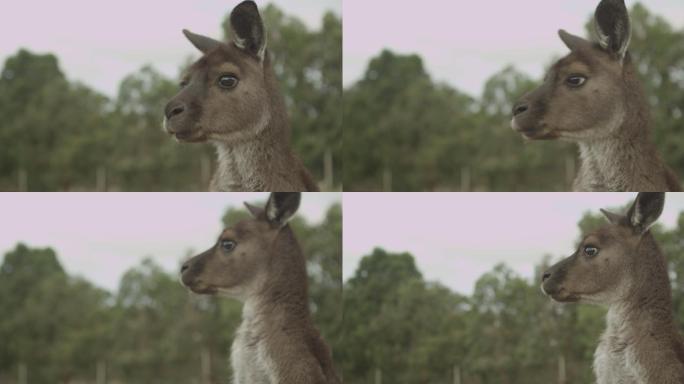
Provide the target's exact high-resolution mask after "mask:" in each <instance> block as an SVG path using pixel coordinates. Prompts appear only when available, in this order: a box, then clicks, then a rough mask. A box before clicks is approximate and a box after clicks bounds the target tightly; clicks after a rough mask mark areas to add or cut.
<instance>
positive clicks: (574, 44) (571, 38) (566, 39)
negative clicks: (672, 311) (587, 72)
mask: <svg viewBox="0 0 684 384" xmlns="http://www.w3.org/2000/svg"><path fill="white" fill-rule="evenodd" d="M558 36H559V37H560V39H561V40H562V41H563V43H564V44H565V46H567V47H568V48H569V49H570V50H571V51H578V50H580V49H582V48H586V47H590V46H591V43H590V42H589V41H588V40H586V39H583V38H581V37H579V36H575V35H573V34H571V33H568V32H566V31H565V30H562V29H561V30H559V31H558Z"/></svg>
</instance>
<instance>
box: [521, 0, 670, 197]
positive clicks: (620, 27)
mask: <svg viewBox="0 0 684 384" xmlns="http://www.w3.org/2000/svg"><path fill="white" fill-rule="evenodd" d="M594 25H595V29H596V33H597V35H598V40H599V42H598V44H593V43H591V42H589V41H587V40H585V39H583V38H581V37H578V36H573V35H571V34H569V33H567V32H565V31H564V30H560V31H559V32H558V34H559V36H560V39H561V40H562V41H563V43H565V45H566V46H567V47H568V48H569V49H570V54H569V55H567V56H565V57H563V58H562V59H560V60H559V61H557V62H556V63H555V64H554V65H553V66H552V67H551V69H550V70H549V71H548V73H547V74H546V77H545V78H544V82H543V83H542V85H541V86H540V87H539V88H537V89H535V90H533V91H531V92H529V93H527V94H526V95H524V96H523V97H522V98H521V99H520V100H519V101H518V102H517V103H515V105H514V106H513V119H512V121H511V127H512V128H513V130H514V131H516V132H519V133H520V134H522V135H523V137H525V138H526V139H530V140H544V139H546V140H549V139H563V140H569V141H574V142H576V143H577V144H578V146H579V154H580V163H581V165H580V169H579V172H578V175H577V177H576V178H575V181H574V185H573V189H574V190H575V191H633V192H644V191H653V192H663V191H681V186H680V184H679V181H678V179H677V177H676V176H675V174H674V172H672V170H670V169H669V168H668V167H667V165H665V164H664V162H663V161H662V159H661V157H660V155H659V154H658V151H657V150H656V148H655V145H654V144H653V143H652V141H651V137H650V135H651V118H650V112H649V106H648V101H647V98H646V96H645V95H644V92H643V90H642V87H641V84H640V82H639V79H638V74H637V70H636V68H635V66H634V63H633V62H632V59H631V56H630V54H629V52H627V47H628V46H629V41H630V37H631V29H630V22H629V15H628V13H627V7H626V6H625V3H624V0H602V1H601V3H600V4H599V5H598V7H597V8H596V12H595V14H594Z"/></svg>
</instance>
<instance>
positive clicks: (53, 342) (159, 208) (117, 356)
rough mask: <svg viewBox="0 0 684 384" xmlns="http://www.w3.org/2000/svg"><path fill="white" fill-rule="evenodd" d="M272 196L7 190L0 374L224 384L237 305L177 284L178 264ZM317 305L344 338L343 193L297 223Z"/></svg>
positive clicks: (31, 379) (312, 203) (312, 202)
mask: <svg viewBox="0 0 684 384" xmlns="http://www.w3.org/2000/svg"><path fill="white" fill-rule="evenodd" d="M267 197H268V195H267V194H259V193H256V194H255V193H244V194H242V193H234V194H196V193H186V194H180V193H174V194H115V195H106V196H105V195H104V194H92V193H91V194H50V195H49V196H48V195H41V196H37V195H36V194H6V195H4V196H3V197H2V199H0V211H1V212H3V215H2V217H0V228H2V232H3V235H2V237H0V383H3V384H29V383H64V384H66V383H72V384H75V383H81V384H85V383H94V384H106V383H110V384H115V383H140V384H152V383H171V384H173V383H177V384H188V383H190V384H192V383H197V384H209V383H226V382H227V380H228V379H229V377H230V375H231V372H230V363H229V353H230V345H231V343H232V339H233V335H234V333H235V330H236V328H237V326H238V325H239V323H240V320H241V304H240V303H239V302H238V301H236V300H232V299H228V298H216V297H208V296H199V295H195V294H193V293H190V292H189V291H187V290H186V289H185V288H184V287H182V286H181V285H180V283H179V282H178V271H179V269H180V264H181V263H182V261H184V260H185V259H187V258H188V257H191V256H194V255H195V254H198V253H200V252H202V251H204V250H206V249H208V248H210V247H211V246H212V245H213V244H214V243H215V241H216V239H217V237H218V235H219V234H220V232H221V230H222V229H223V228H224V227H226V226H229V225H232V224H233V223H235V222H236V221H238V220H240V219H241V218H243V217H245V216H247V215H248V214H247V211H246V210H245V209H244V206H243V201H248V202H250V203H253V204H258V205H263V204H265V202H266V199H267ZM291 225H292V227H293V230H294V232H295V234H296V236H297V238H298V240H299V242H300V245H301V246H302V249H303V252H304V255H305V256H306V257H307V260H308V272H309V293H310V299H311V310H312V313H313V317H314V321H315V322H316V324H317V326H318V328H319V330H320V331H321V333H322V335H323V337H324V338H325V339H326V340H327V342H328V344H329V345H330V347H331V348H332V350H333V353H334V354H335V357H337V356H336V355H337V353H338V348H339V347H340V342H341V338H340V336H341V316H342V312H341V309H342V308H341V300H342V296H341V295H342V291H341V288H342V286H341V285H342V280H341V274H342V266H341V264H342V209H341V194H339V193H308V194H304V195H303V196H302V203H301V207H300V209H299V212H298V214H297V215H296V216H295V218H294V219H293V220H292V221H291Z"/></svg>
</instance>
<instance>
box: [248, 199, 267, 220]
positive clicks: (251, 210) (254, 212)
mask: <svg viewBox="0 0 684 384" xmlns="http://www.w3.org/2000/svg"><path fill="white" fill-rule="evenodd" d="M245 207H246V208H247V210H248V211H249V213H251V214H252V216H254V218H255V219H258V218H259V217H262V215H263V214H264V209H263V208H260V207H256V206H254V205H252V204H250V203H248V202H246V201H245Z"/></svg>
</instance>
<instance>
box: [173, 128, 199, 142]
mask: <svg viewBox="0 0 684 384" xmlns="http://www.w3.org/2000/svg"><path fill="white" fill-rule="evenodd" d="M171 134H172V135H174V137H175V138H176V140H178V141H179V142H182V143H198V142H201V141H206V140H207V136H206V135H205V134H204V133H203V132H202V131H201V130H196V131H179V132H173V133H171Z"/></svg>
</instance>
